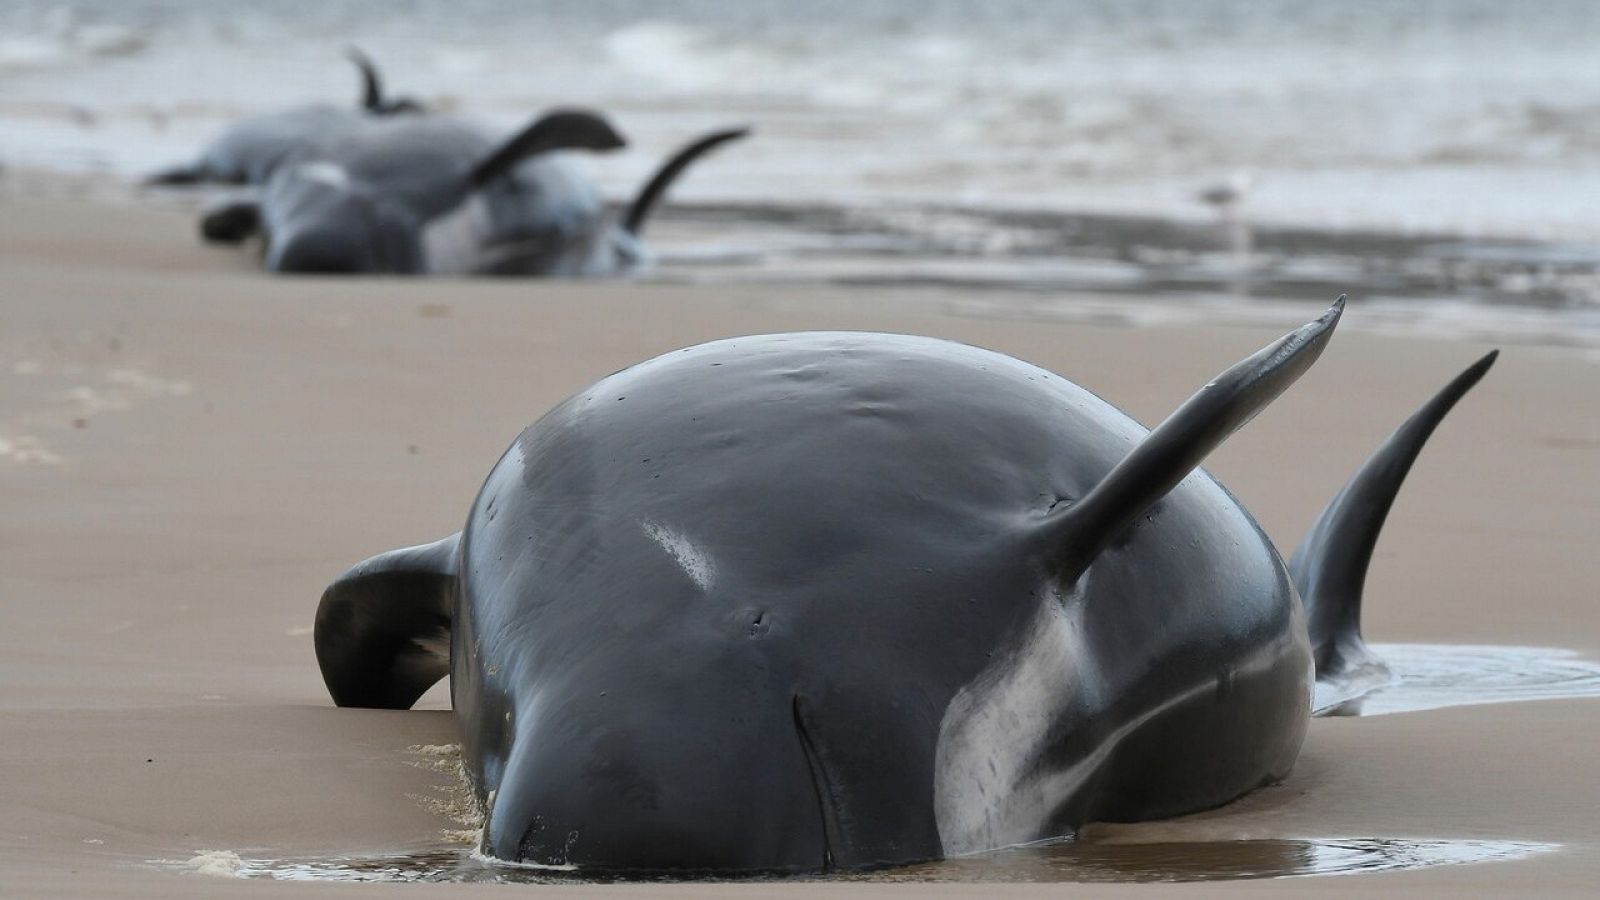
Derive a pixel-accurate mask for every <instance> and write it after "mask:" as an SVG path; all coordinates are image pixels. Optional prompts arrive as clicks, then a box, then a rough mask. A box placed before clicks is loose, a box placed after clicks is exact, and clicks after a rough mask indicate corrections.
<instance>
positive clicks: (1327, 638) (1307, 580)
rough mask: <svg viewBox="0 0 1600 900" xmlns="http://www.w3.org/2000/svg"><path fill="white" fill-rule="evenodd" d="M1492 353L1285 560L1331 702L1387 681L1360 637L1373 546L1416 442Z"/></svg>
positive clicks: (1388, 448) (1413, 424)
mask: <svg viewBox="0 0 1600 900" xmlns="http://www.w3.org/2000/svg"><path fill="white" fill-rule="evenodd" d="M1499 352H1500V351H1498V350H1496V351H1493V352H1491V353H1489V354H1488V355H1486V356H1484V357H1483V358H1482V359H1480V360H1478V361H1477V362H1475V363H1473V364H1472V365H1471V366H1470V367H1468V368H1467V370H1466V371H1464V372H1462V373H1461V374H1460V375H1457V376H1456V377H1455V378H1454V379H1453V380H1451V382H1450V383H1449V384H1447V385H1445V386H1444V388H1443V389H1442V390H1441V391H1439V393H1437V394H1435V395H1434V397H1433V399H1431V400H1429V401H1428V402H1427V403H1426V404H1424V405H1423V407H1422V408H1421V409H1419V410H1418V411H1417V412H1416V413H1414V414H1413V415H1412V416H1411V418H1409V419H1407V420H1406V421H1405V422H1404V424H1402V425H1401V426H1400V427H1399V428H1398V429H1396V430H1395V432H1394V433H1393V434H1391V435H1390V436H1389V438H1388V439H1387V440H1385V441H1384V442H1383V444H1381V445H1380V446H1379V447H1378V449H1377V450H1376V451H1375V452H1374V453H1373V454H1372V456H1371V457H1370V458H1369V459H1368V460H1367V461H1366V462H1365V463H1364V464H1362V466H1361V468H1360V469H1358V470H1357V471H1356V473H1355V475H1353V476H1351V478H1350V481H1349V482H1347V483H1346V484H1345V486H1344V487H1343V488H1342V489H1341V490H1340V491H1339V493H1338V494H1335V495H1334V498H1333V500H1332V501H1330V502H1329V503H1328V506H1327V508H1326V509H1324V510H1323V511H1322V514H1321V515H1319V516H1318V517H1317V520H1316V522H1315V523H1313V524H1312V526H1311V530H1310V531H1308V532H1306V536H1305V537H1304V538H1302V539H1301V541H1300V546H1298V547H1296V548H1295V551H1294V555H1293V556H1292V557H1291V558H1290V560H1289V574H1290V576H1291V577H1292V578H1293V579H1294V585H1295V589H1296V590H1298V591H1299V593H1300V601H1301V603H1302V604H1303V605H1304V607H1305V611H1306V624H1307V628H1308V629H1309V631H1310V633H1311V647H1312V654H1313V656H1314V658H1315V659H1316V664H1317V680H1318V681H1319V682H1326V681H1332V680H1338V681H1345V682H1349V684H1347V685H1341V690H1339V691H1336V692H1331V693H1330V697H1331V696H1332V695H1333V694H1337V702H1330V703H1329V704H1327V705H1323V704H1321V703H1319V706H1320V707H1322V708H1321V709H1319V710H1318V712H1325V711H1328V710H1330V709H1333V708H1336V707H1337V706H1338V705H1339V704H1340V703H1344V702H1348V701H1349V700H1352V699H1355V697H1357V696H1359V695H1360V694H1363V693H1366V692H1367V691H1369V690H1371V689H1372V688H1374V687H1379V686H1381V685H1382V684H1383V683H1384V682H1386V681H1387V680H1388V678H1389V672H1388V667H1387V666H1385V665H1384V663H1383V661H1382V660H1381V659H1379V658H1378V657H1377V656H1376V655H1375V654H1374V653H1372V651H1371V650H1369V649H1368V648H1367V645H1366V642H1365V641H1363V640H1362V638H1361V591H1362V586H1363V584H1364V583H1365V582H1366V578H1367V566H1368V565H1369V564H1370V563H1371V562H1372V549H1373V547H1374V546H1375V545H1376V544H1377V543H1378V532H1379V531H1381V530H1382V529H1383V522H1384V519H1385V518H1386V517H1387V516H1388V515H1389V508H1390V507H1391V506H1393V505H1394V498H1395V495H1396V494H1397V493H1399V491H1400V485H1401V483H1402V482H1404V481H1405V477H1406V474H1407V473H1408V472H1410V471H1411V464H1412V463H1413V462H1415V461H1416V459H1417V454H1418V453H1420V452H1422V445H1423V444H1425V443H1427V440H1428V437H1429V436H1430V435H1432V434H1433V430H1434V429H1435V428H1437V427H1438V425H1439V422H1440V421H1442V420H1443V419H1444V417H1445V415H1446V414H1447V413H1449V412H1450V410H1451V408H1452V407H1454V406H1455V405H1456V401H1458V400H1460V399H1461V398H1462V397H1463V396H1464V395H1465V394H1466V393H1467V391H1469V390H1471V389H1472V387H1473V385H1475V384H1477V383H1478V381H1479V380H1481V379H1482V378H1483V376H1484V374H1485V373H1486V372H1488V371H1489V367H1490V366H1492V365H1494V361H1495V358H1496V357H1497V356H1498V355H1499Z"/></svg>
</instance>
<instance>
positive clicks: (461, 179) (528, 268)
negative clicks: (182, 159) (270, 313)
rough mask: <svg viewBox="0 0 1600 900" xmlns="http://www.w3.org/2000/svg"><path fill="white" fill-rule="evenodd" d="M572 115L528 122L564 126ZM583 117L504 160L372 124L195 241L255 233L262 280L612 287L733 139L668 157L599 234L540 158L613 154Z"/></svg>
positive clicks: (581, 198)
mask: <svg viewBox="0 0 1600 900" xmlns="http://www.w3.org/2000/svg"><path fill="white" fill-rule="evenodd" d="M575 112H576V111H566V112H565V113H557V114H555V115H554V116H547V117H545V119H541V120H540V121H541V122H543V121H547V120H550V119H552V118H555V119H560V118H563V116H564V117H565V118H566V119H568V120H572V119H574V118H575V116H574V113H575ZM584 116H585V117H587V118H588V119H590V120H591V122H590V125H589V127H584V128H575V127H568V128H566V129H564V130H563V129H559V128H557V129H555V130H554V131H553V132H552V133H551V134H550V135H549V136H548V138H547V139H546V140H545V141H544V142H543V145H542V146H528V145H522V146H521V147H520V150H519V152H518V153H514V154H513V153H510V152H509V151H508V150H507V149H505V148H508V147H515V146H517V145H518V138H512V139H511V140H510V141H508V142H502V141H501V140H497V139H492V138H490V137H489V136H488V134H487V133H486V132H484V131H483V130H482V129H481V128H480V127H479V126H477V125H476V124H474V123H472V122H469V121H466V120H463V119H460V118H457V117H452V116H427V117H421V116H411V117H401V118H391V119H374V120H372V121H369V122H367V123H365V124H363V125H362V126H361V127H359V128H352V129H349V130H347V131H345V132H343V133H341V134H340V135H337V136H335V137H333V138H330V139H328V140H326V141H322V142H320V143H319V144H318V145H316V146H315V147H308V148H307V149H306V150H304V151H303V152H300V153H297V154H296V155H295V156H294V157H293V158H291V159H289V160H287V161H285V162H282V163H280V164H279V165H278V166H277V167H276V168H275V170H274V172H273V174H272V177H271V178H269V179H268V180H267V182H266V184H265V186H264V187H263V188H262V189H261V190H260V192H259V196H258V197H241V198H238V199H236V200H234V201H233V202H231V203H226V204H222V205H219V206H217V207H215V208H213V209H212V210H211V211H209V212H208V213H207V215H206V216H205V217H204V218H203V220H202V225H201V231H202V234H203V235H205V236H206V238H207V239H208V240H218V241H224V242H230V243H236V242H238V241H241V240H243V239H244V238H245V237H246V236H247V235H248V234H250V233H253V232H254V231H256V230H259V231H261V232H262V234H263V236H264V237H265V247H264V250H263V254H262V257H263V259H262V261H263V264H264V265H265V267H266V268H267V269H268V270H269V271H273V272H294V273H318V274H377V273H387V274H402V275H419V274H432V275H549V276H565V277H590V276H603V275H617V274H623V273H625V272H627V271H629V270H631V269H633V268H634V267H636V266H637V265H638V264H639V263H640V262H641V261H642V260H643V258H644V256H645V253H644V250H643V248H642V245H641V244H640V242H639V235H640V233H641V230H642V225H643V223H644V220H645V218H646V216H647V215H648V214H649V212H650V211H651V209H652V208H654V207H655V206H656V205H657V203H658V201H659V200H660V199H661V196H662V195H663V194H664V193H665V191H666V189H667V188H668V186H670V184H671V183H672V181H673V180H674V179H675V178H676V177H677V176H678V175H680V174H681V173H682V171H683V170H684V168H685V167H687V166H688V165H689V164H690V163H691V162H693V161H694V160H695V159H697V158H698V157H700V156H702V155H703V154H705V153H706V152H708V151H709V150H711V149H712V148H714V147H716V146H718V145H720V144H722V143H725V142H727V141H730V140H735V139H737V138H740V137H743V136H744V135H745V134H746V133H747V130H746V129H742V128H739V129H725V130H721V131H717V132H712V133H710V134H709V135H707V136H705V137H703V138H702V139H701V140H699V141H697V142H695V143H693V144H691V145H689V146H688V147H685V148H684V149H682V150H680V151H679V152H678V153H677V154H675V155H674V156H672V157H671V158H669V159H668V160H667V162H666V163H665V164H664V165H663V166H662V167H661V168H660V169H659V170H658V171H657V173H656V175H655V177H653V178H652V179H651V180H650V181H649V182H648V183H647V184H646V186H645V187H644V188H643V189H642V190H641V192H640V194H639V195H638V197H637V198H636V199H635V200H634V202H633V204H632V207H631V208H630V210H629V211H628V213H627V215H626V216H625V217H624V218H623V219H622V220H621V221H613V220H612V217H611V216H610V214H609V213H608V212H607V210H606V206H605V202H604V200H603V198H602V197H601V196H600V194H599V192H598V191H597V190H596V189H595V188H594V187H593V186H592V185H591V184H590V182H589V181H588V180H587V179H586V178H584V176H583V175H582V174H581V172H580V171H579V170H578V169H576V168H575V167H574V166H573V165H572V163H571V161H570V160H568V159H566V158H563V157H562V155H561V154H553V153H551V152H549V151H552V150H562V149H588V150H611V149H616V148H618V147H620V146H622V143H623V139H622V138H621V136H620V135H618V134H616V133H615V132H614V131H611V130H610V129H609V126H602V125H601V124H600V123H599V117H598V116H596V115H594V114H584ZM538 124H539V123H537V122H536V123H535V124H534V125H533V126H530V128H529V129H527V130H525V131H524V132H523V134H524V135H526V134H529V133H531V132H532V131H533V130H534V129H536V128H537V127H538ZM601 132H603V133H601ZM497 147H498V148H500V149H497Z"/></svg>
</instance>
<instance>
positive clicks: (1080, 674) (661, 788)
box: [316, 305, 1487, 874]
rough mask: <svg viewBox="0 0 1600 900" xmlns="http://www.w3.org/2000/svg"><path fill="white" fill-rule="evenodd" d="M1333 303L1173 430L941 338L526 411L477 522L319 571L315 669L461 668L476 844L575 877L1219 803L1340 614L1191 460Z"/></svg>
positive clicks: (876, 342)
mask: <svg viewBox="0 0 1600 900" xmlns="http://www.w3.org/2000/svg"><path fill="white" fill-rule="evenodd" d="M1340 309H1341V307H1340V306H1338V305H1336V307H1335V309H1334V310H1331V311H1330V313H1329V314H1328V315H1327V316H1324V317H1323V318H1322V319H1320V320H1318V321H1317V322H1314V323H1312V324H1311V325H1308V326H1306V327H1305V328H1303V329H1300V330H1299V331H1297V332H1295V333H1292V334H1291V335H1289V336H1287V337H1285V338H1284V339H1283V340H1281V341H1279V342H1277V343H1275V344H1273V345H1271V346H1269V347H1267V348H1265V349H1264V350H1263V351H1261V352H1260V353H1258V354H1256V355H1255V356H1253V357H1251V358H1250V359H1248V360H1246V361H1245V362H1243V363H1240V364H1239V365H1238V366H1235V367H1234V368H1233V369H1230V370H1229V371H1228V372H1227V373H1224V375H1222V376H1219V378H1218V379H1216V380H1214V381H1213V382H1212V383H1211V384H1208V385H1207V386H1206V387H1205V388H1203V389H1202V390H1201V392H1200V393H1198V394H1196V395H1195V397H1194V398H1192V399H1191V400H1190V401H1189V402H1188V403H1186V404H1185V405H1184V406H1183V407H1182V408H1180V410H1179V411H1178V412H1177V413H1175V414H1174V415H1173V416H1172V417H1171V418H1169V419H1168V420H1167V421H1166V422H1165V423H1163V424H1162V425H1161V426H1160V427H1159V428H1158V429H1156V430H1155V431H1154V432H1147V431H1146V430H1145V429H1144V428H1143V427H1141V426H1140V425H1139V424H1137V423H1136V422H1134V421H1133V420H1131V419H1129V418H1128V417H1127V416H1125V415H1123V414H1122V413H1121V412H1119V411H1117V410H1116V409H1115V408H1114V407H1112V406H1110V405H1109V404H1107V403H1105V402H1104V401H1102V400H1100V399H1099V398H1098V397H1096V396H1094V395H1093V394H1091V393H1089V392H1088V391H1086V390H1084V389H1083V388H1080V387H1078V386H1076V385H1074V384H1072V383H1071V382H1068V381H1066V380H1064V379H1062V378H1060V377H1059V376H1056V375H1053V374H1051V373H1049V372H1046V371H1044V370H1042V369H1039V368H1036V367H1034V366H1031V365H1028V364H1026V363H1023V362H1020V361H1018V360H1015V359H1012V358H1010V357H1006V356H1003V355H1001V354H997V353H992V352H989V351H985V350H980V349H976V348H973V347H968V346H964V345H959V344H954V343H949V342H945V341H938V340H932V339H928V338H919V337H908V336H899V335H881V334H858V333H805V334H789V335H768V336H758V337H746V338H734V339H730V340H724V341H717V342H713V343H710V344H704V345H700V346H696V347H691V348H688V349H685V350H682V351H679V352H675V353H669V354H667V355H665V356H662V357H658V358H656V359H654V360H651V361H649V362H646V363H642V364H640V365H637V366H634V367H632V368H630V369H627V370H624V371H622V372H619V373H617V374H615V375H613V376H611V377H609V378H607V379H605V380H603V381H601V382H599V383H597V384H596V385H594V386H593V387H591V388H589V389H588V390H585V391H583V392H582V393H580V394H578V395H576V396H574V397H572V398H571V399H569V400H567V401H566V402H564V403H562V404H561V405H559V406H557V407H556V408H555V409H553V410H551V411H550V412H549V413H547V414H546V415H544V416H543V417H542V418H540V419H539V420H538V421H537V422H535V423H534V424H533V425H532V426H530V427H529V428H527V429H526V430H525V431H523V433H522V434H521V435H520V436H519V437H518V438H517V439H516V441H515V442H514V443H513V444H512V446H511V447H510V449H508V450H507V452H506V453H505V455H504V456H503V457H502V458H501V460H500V461H499V463H498V464H497V465H496V466H495V467H494V469H493V470H492V471H491V472H490V474H489V476H488V479H487V481H486V482H485V484H484V486H483V488H482V490H481V491H480V493H479V495H478V497H477V499H476V500H475V501H474V503H473V505H472V508H471V511H470V513H469V515H468V519H467V523H466V527H465V528H464V529H463V531H462V532H461V533H460V534H458V535H454V536H452V537H450V538H447V539H445V540H443V541H440V542H438V543H437V544H433V545H428V546H424V547H417V548H410V549H407V550H400V551H394V552H392V553H389V554H385V555H382V556H379V557H375V558H374V559H372V560H369V561H367V562H365V563H363V564H361V565H360V566H357V567H356V568H355V569H353V570H351V571H350V572H349V573H347V574H346V575H345V576H344V577H343V578H341V579H340V580H339V581H337V582H335V583H334V584H333V585H332V586H330V588H329V589H328V591H327V593H326V594H325V595H324V598H323V601H322V605H321V607H320V608H319V612H318V620H317V629H316V643H317V651H318V658H319V662H320V663H321V666H322V669H323V674H324V677H325V679H326V680H327V682H328V686H329V689H330V692H331V693H332V694H333V696H334V699H335V701H336V702H338V703H339V704H341V705H358V706H381V707H397V708H398V707H405V706H409V705H410V704H411V703H412V702H414V701H415V699H416V697H417V696H419V695H420V694H421V693H422V691H423V690H425V689H426V688H427V687H428V686H429V685H430V684H432V683H433V682H434V681H436V680H438V679H439V678H440V677H443V676H444V675H445V674H447V673H448V674H449V675H450V677H451V695H452V701H453V705H454V708H455V714H456V717H457V720H458V723H459V725H460V733H461V739H462V745H463V757H464V761H465V763H466V767H467V770H468V772H469V774H470V776H471V778H472V780H473V782H474V785H475V787H476V789H477V792H478V795H479V798H480V800H482V801H483V803H484V805H485V807H486V809H487V810H488V819H487V824H486V829H485V833H484V839H483V847H482V849H483V851H484V852H485V853H487V854H489V855H491V856H494V857H498V858H503V859H508V860H521V861H526V862H534V863H541V864H547V865H573V866H576V867H578V869H579V870H580V871H595V872H599V871H618V872H659V871H667V872H674V873H678V874H688V873H701V872H712V873H720V874H732V873H753V872H807V871H818V870H830V869H860V868H871V867H877V866H884V865H892V864H898V863H907V862H913V861H918V860H926V859H932V858H938V857H942V856H946V855H952V854H960V853H969V852H979V851H982V850H986V849H992V848H994V847H998V846H1004V845H1008V844H1014V843H1018V842H1023V841H1029V840H1039V839H1046V838H1051V837H1056V836H1062V835H1069V834H1070V833H1071V832H1072V831H1073V830H1074V829H1075V828H1077V827H1078V826H1080V825H1082V824H1083V823H1085V822H1088V821H1092V820H1114V821H1131V820H1143V819H1151V818H1160V817H1167V816H1173V815H1178V814H1181V813H1185V812H1191V811H1196V810H1201V809H1206V808H1210V807H1214V806H1218V805H1221V804H1224V803H1227V802H1229V801H1230V800H1233V799H1235V798H1236V797H1238V796H1240V795H1242V794H1244V793H1247V792H1249V791H1251V790H1252V789H1254V788H1256V787H1259V786H1261V785H1263V784H1267V783H1270V782H1273V781H1275V780H1277V779H1281V778H1282V777H1284V775H1286V774H1287V772H1288V771H1289V769H1290V767H1291V765H1292V764H1293V762H1294V760H1295V757H1296V756H1297V754H1298V752H1299V749H1300V746H1301V743H1302V741H1303V739H1304V736H1305V733H1306V727H1307V721H1308V718H1309V716H1310V714H1311V691H1312V685H1313V680H1314V678H1315V677H1316V674H1315V672H1314V671H1313V646H1314V645H1316V646H1322V645H1325V644H1327V643H1328V642H1330V641H1332V640H1334V639H1335V638H1336V637H1338V636H1336V635H1330V634H1318V633H1315V632H1308V629H1307V623H1306V619H1305V616H1304V614H1303V612H1302V608H1301V604H1300V602H1299V600H1298V598H1297V593H1296V589H1295V587H1294V585H1293V584H1292V583H1291V581H1290V578H1289V575H1288V573H1287V570H1286V567H1285V564H1284V562H1283V560H1282V559H1281V558H1280V557H1279V555H1278V553H1277V551H1276V550H1275V549H1274V548H1273V546H1272V544H1271V543H1270V541H1269V540H1268V539H1267V537H1266V536H1265V535H1264V533H1263V532H1262V530H1261V528H1260V527H1259V526H1258V525H1257V523H1256V522H1255V520H1254V519H1253V518H1252V517H1251V516H1250V514H1249V513H1248V512H1247V511H1246V510H1245V509H1244V508H1243V507H1242V506H1240V504H1239V503H1238V502H1237V501H1236V500H1235V499H1234V498H1233V497H1232V496H1231V495H1230V494H1229V493H1228V492H1227V491H1226V490H1225V489H1224V488H1223V487H1222V486H1221V485H1219V484H1218V483H1217V482H1216V481H1215V480H1214V479H1212V478H1211V477H1210V476H1209V475H1208V474H1206V473H1205V472H1204V471H1203V470H1200V469H1197V468H1195V466H1196V464H1197V463H1198V462H1199V460H1200V458H1202V457H1203V456H1204V455H1205V453H1206V452H1208V451H1209V450H1210V449H1211V448H1212V447H1214V446H1216V445H1217V444H1218V443H1220V442H1221V441H1222V440H1223V439H1225V438H1226V436H1227V435H1228V434H1229V433H1231V432H1232V431H1233V430H1234V429H1236V428H1237V427H1239V426H1240V425H1242V424H1243V423H1244V422H1245V421H1247V420H1248V419H1249V418H1250V416H1251V415H1253V414H1254V413H1255V412H1256V411H1257V410H1259V409H1260V408H1261V407H1262V406H1264V405H1265V404H1266V403H1268V402H1270V401H1271V400H1272V398H1273V397H1275V396H1277V394H1278V393H1280V392H1281V391H1282V390H1284V389H1285V388H1286V387H1287V386H1288V384H1289V383H1291V382H1292V381H1293V380H1294V378H1296V377H1298V375H1299V374H1300V373H1301V372H1303V371H1304V370H1305V369H1306V368H1307V367H1309V365H1310V364H1311V361H1312V360H1314V359H1315V357H1316V355H1317V353H1319V352H1320V350H1321V348H1322V346H1323V345H1324V344H1325V342H1326V340H1327V338H1328V337H1329V336H1330V335H1331V333H1332V328H1333V324H1334V322H1335V321H1336V320H1337V318H1338V315H1339V311H1340ZM1486 362H1487V361H1486ZM1480 366H1481V367H1482V368H1487V364H1486V363H1480ZM1481 374H1482V372H1481V371H1479V372H1478V375H1480V376H1481ZM1473 380H1476V379H1475V378H1474V379H1473ZM1468 386H1470V385H1468ZM1463 390H1464V389H1463ZM1452 402H1453V401H1452ZM1440 415H1442V412H1440ZM1417 448H1420V443H1419V444H1417V445H1416V447H1415V448H1410V447H1408V448H1407V452H1410V453H1411V454H1412V455H1413V456H1414V451H1415V449H1417ZM1397 486H1398V483H1397V482H1396V487H1397ZM1328 528H1329V529H1330V530H1332V531H1337V530H1338V529H1339V523H1338V522H1331V523H1329V524H1328ZM1311 552H1316V549H1315V548H1313V549H1312V551H1311ZM1358 593H1359V588H1358ZM446 641H448V645H449V652H448V654H445V653H444V652H442V646H443V645H444V643H445V642H446ZM996 773H999V775H998V776H997V774H996ZM1001 776H1003V777H1001Z"/></svg>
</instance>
